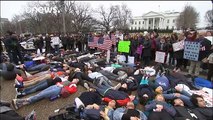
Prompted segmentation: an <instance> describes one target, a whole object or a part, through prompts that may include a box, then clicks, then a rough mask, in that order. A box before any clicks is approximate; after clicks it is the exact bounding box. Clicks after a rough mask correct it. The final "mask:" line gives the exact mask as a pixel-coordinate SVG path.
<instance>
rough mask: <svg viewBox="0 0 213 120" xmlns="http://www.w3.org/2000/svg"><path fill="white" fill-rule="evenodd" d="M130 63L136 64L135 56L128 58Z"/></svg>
mask: <svg viewBox="0 0 213 120" xmlns="http://www.w3.org/2000/svg"><path fill="white" fill-rule="evenodd" d="M128 63H131V64H134V63H135V57H134V56H128Z"/></svg>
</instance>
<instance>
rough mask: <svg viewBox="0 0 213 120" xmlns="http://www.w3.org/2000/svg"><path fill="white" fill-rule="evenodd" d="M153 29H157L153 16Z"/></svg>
mask: <svg viewBox="0 0 213 120" xmlns="http://www.w3.org/2000/svg"><path fill="white" fill-rule="evenodd" d="M152 29H155V18H153V22H152Z"/></svg>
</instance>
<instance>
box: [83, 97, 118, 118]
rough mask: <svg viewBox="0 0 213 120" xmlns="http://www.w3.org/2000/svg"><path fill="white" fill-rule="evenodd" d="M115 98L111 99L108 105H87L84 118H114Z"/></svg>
mask: <svg viewBox="0 0 213 120" xmlns="http://www.w3.org/2000/svg"><path fill="white" fill-rule="evenodd" d="M115 105H116V102H115V100H111V101H110V102H109V103H108V105H107V106H104V105H97V104H92V105H87V107H86V108H85V109H84V112H83V118H84V119H85V120H100V119H102V118H103V119H104V120H112V118H113V112H114V108H115Z"/></svg>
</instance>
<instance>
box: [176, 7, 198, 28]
mask: <svg viewBox="0 0 213 120" xmlns="http://www.w3.org/2000/svg"><path fill="white" fill-rule="evenodd" d="M198 21H199V13H198V12H197V11H196V9H195V8H194V7H193V6H190V5H186V6H185V7H184V10H183V11H182V12H181V13H180V15H179V16H178V18H177V23H176V26H177V28H178V29H183V30H185V29H187V28H196V24H197V23H198Z"/></svg>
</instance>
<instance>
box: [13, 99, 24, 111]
mask: <svg viewBox="0 0 213 120" xmlns="http://www.w3.org/2000/svg"><path fill="white" fill-rule="evenodd" d="M12 105H13V107H14V108H15V109H16V110H17V109H19V108H20V107H21V106H22V104H21V102H18V100H17V99H13V100H12Z"/></svg>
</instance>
